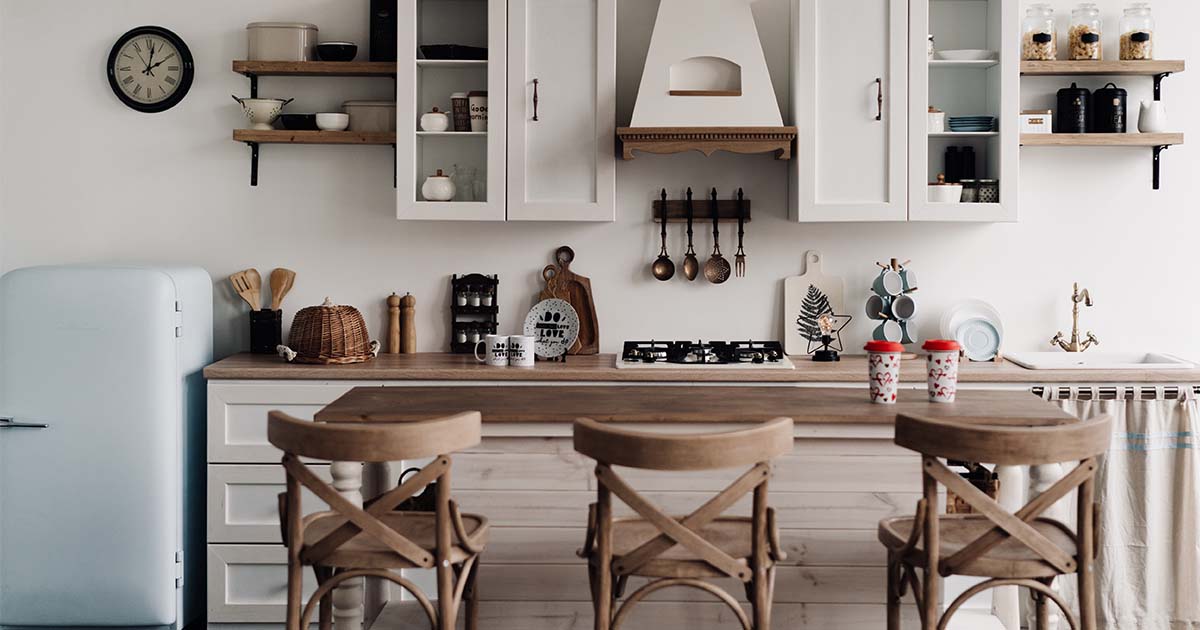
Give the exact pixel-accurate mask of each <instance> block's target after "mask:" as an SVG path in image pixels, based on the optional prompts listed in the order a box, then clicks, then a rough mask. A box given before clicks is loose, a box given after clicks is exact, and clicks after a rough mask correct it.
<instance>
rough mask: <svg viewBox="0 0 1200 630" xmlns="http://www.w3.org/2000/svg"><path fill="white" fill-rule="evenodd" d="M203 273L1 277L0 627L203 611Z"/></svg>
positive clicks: (207, 321) (155, 620)
mask: <svg viewBox="0 0 1200 630" xmlns="http://www.w3.org/2000/svg"><path fill="white" fill-rule="evenodd" d="M212 288H213V284H212V280H211V278H209V276H208V274H207V273H206V272H205V271H204V270H202V269H196V268H166V267H121V266H62V267H34V268H28V269H19V270H15V271H12V272H9V273H7V274H5V275H4V277H3V278H0V417H3V419H2V420H0V627H22V626H57V627H72V626H159V627H174V628H183V627H185V626H186V625H187V624H189V623H191V622H194V621H196V620H198V619H199V618H201V616H202V611H203V606H204V602H203V595H202V594H203V592H204V569H203V566H204V561H203V556H202V553H203V539H204V380H203V376H202V374H201V370H202V369H203V368H204V366H205V365H207V364H208V363H210V362H211V360H212Z"/></svg>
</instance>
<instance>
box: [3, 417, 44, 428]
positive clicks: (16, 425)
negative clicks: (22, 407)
mask: <svg viewBox="0 0 1200 630" xmlns="http://www.w3.org/2000/svg"><path fill="white" fill-rule="evenodd" d="M48 428H50V425H48V424H37V423H28V422H13V419H12V418H0V429H48Z"/></svg>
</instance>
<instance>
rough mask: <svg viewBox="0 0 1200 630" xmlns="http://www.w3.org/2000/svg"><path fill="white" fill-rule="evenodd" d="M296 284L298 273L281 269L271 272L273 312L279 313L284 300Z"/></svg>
mask: <svg viewBox="0 0 1200 630" xmlns="http://www.w3.org/2000/svg"><path fill="white" fill-rule="evenodd" d="M295 283H296V272H295V271H292V270H291V269H284V268H283V267H280V268H278V269H276V270H274V271H272V272H271V310H272V311H278V310H279V307H280V306H281V305H282V304H283V298H284V297H286V296H287V294H288V292H289V291H291V290H292V285H293V284H295Z"/></svg>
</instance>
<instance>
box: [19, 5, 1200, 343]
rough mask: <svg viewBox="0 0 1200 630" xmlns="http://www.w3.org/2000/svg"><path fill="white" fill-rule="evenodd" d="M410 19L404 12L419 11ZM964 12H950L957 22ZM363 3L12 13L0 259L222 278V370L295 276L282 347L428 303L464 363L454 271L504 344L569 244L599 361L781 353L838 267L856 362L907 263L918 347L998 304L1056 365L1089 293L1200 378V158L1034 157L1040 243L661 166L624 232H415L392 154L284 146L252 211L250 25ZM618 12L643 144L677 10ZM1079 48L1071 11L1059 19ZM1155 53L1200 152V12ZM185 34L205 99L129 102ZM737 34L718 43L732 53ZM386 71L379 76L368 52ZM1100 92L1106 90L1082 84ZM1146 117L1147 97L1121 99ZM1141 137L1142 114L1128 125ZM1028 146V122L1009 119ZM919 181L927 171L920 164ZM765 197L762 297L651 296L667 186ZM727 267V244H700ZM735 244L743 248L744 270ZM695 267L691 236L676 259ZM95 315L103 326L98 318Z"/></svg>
mask: <svg viewBox="0 0 1200 630" xmlns="http://www.w3.org/2000/svg"><path fill="white" fill-rule="evenodd" d="M401 1H407V0H401ZM947 1H953V0H947ZM366 4H367V0H253V1H250V2H247V1H245V0H208V1H206V2H189V1H185V0H172V1H164V0H122V1H121V2H115V1H106V2H96V1H95V0H55V1H53V2H48V1H46V0H2V1H0V86H3V87H2V89H0V251H2V252H3V259H2V265H3V268H4V269H13V268H17V267H23V266H27V265H35V264H49V263H65V262H98V261H135V262H158V261H163V262H170V263H192V264H198V265H202V266H204V267H205V268H207V269H208V271H209V272H210V273H211V274H212V275H213V277H214V279H215V280H216V282H215V284H216V288H215V290H216V307H215V309H216V312H215V319H216V322H217V323H216V326H217V331H216V333H217V351H218V354H219V355H225V354H229V353H232V352H235V351H238V350H240V349H243V348H244V347H246V345H247V343H248V340H247V337H248V332H247V330H246V328H247V324H246V315H245V309H244V306H243V305H242V303H241V302H240V300H238V299H237V298H236V297H235V296H234V295H233V293H232V292H231V291H230V289H229V288H228V286H227V283H226V282H224V281H223V280H224V277H225V276H227V275H228V274H229V273H231V272H233V271H235V270H238V269H242V268H245V267H257V268H258V269H259V270H260V271H262V273H263V275H264V276H266V275H267V274H268V273H269V271H270V269H271V268H273V267H275V266H286V267H290V268H292V269H295V270H296V271H297V272H298V274H299V277H298V279H297V281H296V287H295V290H294V291H293V293H292V294H291V296H290V298H289V299H288V302H287V304H286V305H285V310H286V313H285V324H286V322H287V321H290V318H291V315H292V313H293V312H294V311H295V310H296V309H297V308H299V307H301V306H304V305H309V304H317V303H320V301H321V300H322V299H323V298H324V297H325V296H329V297H331V298H333V299H334V300H335V301H338V302H341V303H348V304H354V305H356V306H358V307H359V308H361V309H362V310H363V311H364V313H365V314H366V315H367V318H368V324H369V325H370V327H371V330H372V332H373V333H374V336H376V337H378V338H382V337H384V333H385V331H384V315H385V307H384V305H383V300H384V298H385V297H386V296H387V295H388V294H389V293H391V292H392V291H397V292H399V293H401V294H403V293H404V292H405V291H410V292H412V293H413V295H415V296H416V298H417V300H418V339H419V341H418V346H419V349H420V350H422V351H436V350H443V349H444V348H445V347H446V317H447V316H446V310H447V309H446V304H447V303H448V300H449V288H448V285H449V276H450V274H451V273H462V272H472V271H478V272H486V273H498V274H500V279H501V285H500V288H501V294H500V299H501V304H502V310H501V325H502V330H504V331H515V330H517V329H518V327H519V322H520V321H521V320H522V319H523V318H524V313H525V310H526V309H527V308H528V306H529V305H530V303H531V300H532V298H533V297H534V296H535V295H536V293H537V291H538V289H539V286H538V284H539V283H538V281H539V279H540V270H541V268H542V267H543V266H544V265H546V264H547V263H548V262H550V260H551V256H552V253H553V251H554V249H555V248H556V247H557V246H559V245H562V244H569V245H571V246H572V247H574V248H575V250H576V252H577V259H576V263H575V265H574V268H575V269H576V270H577V271H578V272H579V273H582V274H585V275H587V276H589V277H591V278H592V286H593V288H594V290H595V294H596V305H597V308H598V311H599V316H600V332H601V340H602V350H604V351H608V352H612V351H616V350H617V349H619V348H620V341H621V340H623V339H630V338H647V337H657V338H669V337H704V338H709V337H713V338H724V337H736V338H750V337H753V338H767V337H770V338H776V337H779V335H780V330H781V326H782V319H781V314H780V307H781V302H782V298H781V290H782V289H781V287H782V279H783V278H784V277H785V276H787V275H791V274H795V273H798V272H799V271H800V264H801V255H802V253H803V251H804V250H806V249H820V250H822V251H824V252H825V254H826V270H827V272H833V273H837V274H840V275H843V276H845V278H846V281H847V282H846V284H847V295H848V296H849V297H848V300H849V302H850V310H851V311H852V312H853V314H854V315H855V317H856V320H855V321H854V323H853V324H852V325H851V327H850V328H849V329H848V330H847V333H848V334H847V335H846V340H847V346H848V347H859V346H861V343H862V341H863V339H864V338H865V337H866V335H867V334H868V331H869V330H870V326H869V323H868V322H867V321H866V320H865V318H864V317H862V316H861V315H860V313H861V299H863V298H865V294H866V292H867V286H868V283H869V281H870V279H871V276H872V275H873V271H874V270H875V269H876V268H875V266H874V262H875V261H876V260H885V259H887V258H889V257H898V258H901V259H904V258H912V259H913V266H914V268H915V269H916V270H918V271H919V273H920V278H921V291H920V293H918V295H919V296H920V300H921V302H920V306H921V309H922V312H921V315H922V320H921V325H920V333H921V335H922V337H925V336H928V335H933V334H936V328H937V318H938V316H939V314H940V312H941V310H942V309H943V308H945V307H946V306H947V305H949V304H951V303H952V302H954V301H955V300H958V299H960V298H965V297H978V298H982V299H985V300H988V301H990V302H992V303H993V304H995V305H996V306H997V307H998V308H999V309H1000V311H1001V313H1002V314H1003V315H1004V323H1005V327H1006V329H1007V332H1008V342H1007V347H1008V348H1009V349H1012V350H1017V349H1034V348H1043V347H1046V344H1047V343H1048V339H1049V338H1050V337H1051V336H1052V335H1053V334H1054V332H1055V331H1057V330H1060V329H1066V330H1068V332H1069V326H1070V312H1069V301H1068V297H1069V295H1070V290H1071V282H1072V281H1076V280H1077V281H1080V282H1081V283H1082V284H1083V285H1084V286H1086V287H1088V288H1090V289H1091V291H1092V293H1093V295H1094V297H1095V300H1096V306H1095V308H1091V309H1085V310H1084V312H1083V314H1082V316H1081V317H1082V320H1083V321H1082V324H1083V325H1084V326H1085V327H1086V328H1087V329H1091V330H1094V331H1095V333H1096V334H1097V336H1098V337H1100V339H1101V340H1102V342H1103V347H1104V348H1107V349H1157V350H1165V351H1173V352H1177V353H1181V354H1184V355H1188V356H1190V357H1193V358H1200V335H1198V334H1196V330H1195V324H1194V321H1195V320H1196V315H1195V313H1196V312H1197V307H1198V306H1200V298H1197V296H1196V293H1195V290H1196V285H1197V283H1196V281H1195V277H1196V273H1197V272H1196V254H1195V252H1196V249H1197V248H1196V245H1197V240H1198V235H1200V202H1198V201H1197V200H1198V199H1200V194H1198V193H1200V188H1198V184H1197V180H1198V179H1200V177H1198V175H1200V153H1198V151H1197V149H1196V148H1195V147H1193V146H1191V145H1184V146H1182V147H1176V148H1172V149H1171V150H1169V151H1167V152H1165V153H1164V154H1163V182H1164V188H1163V190H1162V191H1159V192H1154V191H1152V190H1151V189H1150V151H1149V150H1148V149H1147V150H1143V149H1136V150H1135V149H1110V150H1097V149H1045V148H1032V149H1023V150H1022V157H1021V177H1022V180H1021V222H1020V223H1019V224H1016V225H938V224H906V225H891V224H857V225H855V224H851V225H797V224H794V223H790V222H789V221H788V220H787V218H786V215H787V210H786V207H787V204H786V196H785V195H786V194H787V190H786V189H787V185H786V180H787V177H786V174H785V170H784V165H783V164H782V163H778V162H775V161H774V160H772V159H771V158H769V157H765V156H748V157H747V156H730V155H724V154H718V155H714V156H713V157H711V158H704V157H702V156H700V155H698V154H696V155H690V154H689V155H677V156H661V157H655V156H642V157H638V158H637V159H636V160H634V161H632V162H624V163H621V164H620V165H619V167H618V195H617V201H618V205H619V207H618V213H617V214H618V219H617V222H616V223H615V224H602V225H573V224H553V223H541V224H484V223H479V224H470V223H444V224H443V223H402V222H399V221H396V220H395V218H394V216H395V201H394V199H395V197H394V194H395V193H394V190H393V188H392V185H391V184H392V172H391V171H392V154H391V151H390V150H389V149H388V148H386V147H304V146H297V147H279V146H264V147H263V148H262V162H261V170H260V185H259V187H258V188H251V187H250V186H249V185H248V177H249V150H248V149H247V148H246V147H245V146H243V145H241V144H237V143H234V142H233V141H232V140H230V129H232V128H234V127H236V126H240V125H241V124H242V123H243V119H242V118H241V115H240V111H239V109H238V106H237V105H236V104H234V103H233V102H232V101H231V100H230V99H229V95H230V94H231V93H232V94H239V95H246V94H247V93H248V90H249V88H248V82H247V81H246V79H245V78H243V77H241V76H239V75H236V74H234V73H233V72H231V71H230V69H229V66H230V61H231V60H232V59H237V58H241V57H244V55H245V32H244V30H243V27H244V26H245V24H246V23H247V22H250V21H254V20H303V21H307V22H314V23H316V24H318V25H319V26H320V27H321V36H322V38H324V39H334V38H337V39H351V40H354V41H358V42H360V43H361V44H363V45H364V49H365V44H366V40H367V38H366ZM657 4H658V3H657V2H656V1H654V0H621V1H620V2H619V24H620V28H619V39H620V41H619V42H618V44H619V45H618V51H619V55H620V57H619V59H618V73H619V82H620V86H619V91H618V98H619V108H618V123H619V124H626V123H627V122H628V120H629V116H630V112H631V110H632V107H633V101H634V98H635V97H636V90H637V85H638V82H639V79H640V76H641V68H642V61H643V59H644V56H645V52H646V49H647V47H648V45H649V37H650V31H651V29H652V26H653V20H654V15H655V12H656V9H657ZM1054 4H1055V8H1056V9H1057V11H1058V13H1059V20H1060V23H1061V26H1060V30H1061V31H1062V32H1064V33H1065V30H1066V27H1067V19H1068V18H1067V14H1068V13H1069V10H1070V8H1071V6H1073V3H1069V2H1063V1H1059V2H1055V3H1054ZM1099 4H1100V6H1101V8H1102V10H1103V12H1104V19H1105V26H1106V35H1105V50H1106V54H1115V50H1116V41H1115V40H1116V35H1117V21H1118V19H1119V15H1120V10H1121V8H1122V6H1123V4H1124V3H1123V2H1121V1H1118V0H1102V1H1101V2H1100V3H1099ZM788 7H789V0H758V1H757V2H755V5H754V12H755V16H756V19H757V21H758V28H759V31H760V33H761V35H762V39H763V46H764V51H765V53H766V56H767V58H768V61H769V64H770V66H771V74H772V78H773V80H774V81H775V83H776V84H775V91H776V93H777V94H779V96H780V99H781V100H780V104H781V106H782V107H783V110H784V111H785V112H786V111H787V103H786V102H785V101H784V100H783V99H785V98H786V82H787V80H788V79H787V76H788V68H787V50H788V46H789V41H788V34H787V24H788V18H787V16H788V10H789V8H788ZM1154 12H1155V14H1156V16H1157V18H1158V32H1157V34H1156V49H1157V53H1158V55H1159V56H1160V57H1162V58H1181V57H1182V58H1185V59H1187V60H1188V61H1189V63H1190V64H1191V67H1192V69H1191V70H1190V71H1189V72H1185V73H1183V74H1181V75H1178V76H1174V77H1170V78H1169V79H1167V80H1166V82H1165V88H1164V90H1165V99H1166V102H1167V107H1168V108H1169V112H1170V114H1171V115H1172V122H1173V123H1174V126H1176V127H1177V128H1178V129H1179V130H1181V131H1185V132H1187V133H1188V134H1189V138H1188V140H1189V141H1190V142H1193V143H1195V142H1200V129H1197V126H1196V124H1195V122H1194V121H1195V120H1196V116H1195V111H1196V103H1197V102H1200V89H1197V87H1196V86H1197V81H1196V76H1197V75H1198V74H1200V65H1196V64H1200V55H1197V53H1198V52H1200V44H1198V43H1197V38H1196V37H1195V36H1194V34H1193V32H1192V31H1193V30H1194V25H1195V24H1196V23H1197V22H1200V3H1197V2H1194V0H1158V1H1157V2H1155V3H1154ZM143 24H159V25H162V26H166V27H168V28H170V29H172V30H174V31H176V32H177V33H179V34H180V35H181V36H182V37H183V38H184V39H186V40H187V42H188V44H189V46H190V47H191V50H192V53H193V55H194V56H195V58H196V65H197V74H196V83H195V85H194V86H193V88H192V91H191V94H189V95H188V97H187V99H186V100H185V101H184V102H183V103H182V104H181V105H180V106H178V107H176V108H175V109H173V110H170V111H169V112H167V113H163V114H156V115H145V114H139V113H136V112H133V111H132V110H129V109H127V108H125V107H124V106H123V105H121V104H120V103H119V102H118V101H117V99H116V98H115V97H114V96H113V94H112V93H111V91H110V90H109V87H108V83H107V80H106V77H105V74H104V62H105V60H106V57H107V54H108V50H109V47H110V46H111V45H112V43H113V41H114V40H115V39H116V38H117V37H118V36H119V35H120V34H121V33H123V32H124V31H125V30H127V29H128V28H131V27H134V26H138V25H143ZM718 36H719V34H718ZM364 54H365V53H364ZM1069 82H1070V79H1059V78H1049V79H1037V80H1029V79H1026V80H1024V83H1023V86H1024V88H1025V95H1024V96H1023V98H1022V101H1023V103H1022V104H1023V105H1024V106H1034V105H1041V106H1049V105H1050V100H1049V99H1051V98H1052V97H1053V92H1054V90H1056V89H1057V88H1058V87H1060V86H1062V85H1065V84H1068V83H1069ZM1081 83H1083V84H1085V85H1088V86H1089V87H1099V86H1100V85H1101V83H1102V82H1101V81H1093V80H1084V81H1083V82H1081ZM1118 84H1119V85H1121V86H1122V87H1125V88H1127V89H1129V90H1130V102H1131V103H1132V104H1135V107H1133V108H1131V111H1136V103H1137V101H1138V100H1139V99H1142V98H1148V97H1149V93H1150V81H1149V79H1146V78H1128V79H1121V80H1119V81H1118ZM391 89H392V85H391V82H390V81H386V80H357V79H330V80H321V79H280V78H265V79H262V83H261V92H262V94H263V95H264V96H283V97H290V96H295V97H296V98H297V101H296V103H295V104H293V105H292V106H290V107H289V109H290V110H291V111H313V110H319V109H333V108H337V107H338V106H339V105H340V103H341V102H342V101H343V100H346V99H348V98H367V97H371V98H374V97H381V96H385V95H386V94H388V93H389V92H390V91H391ZM1131 119H1136V114H1132V113H1131ZM1005 123H1007V124H1011V121H1005ZM922 168H923V165H922ZM686 186H692V187H694V188H696V189H698V190H702V189H706V188H708V187H711V186H715V187H717V188H718V189H719V190H720V191H721V192H722V194H723V195H729V194H730V193H731V192H732V191H733V190H735V189H736V187H738V186H741V187H744V188H745V190H746V191H747V194H748V196H749V197H750V198H752V199H753V203H754V221H753V222H752V223H751V224H749V226H748V228H747V236H746V251H747V255H748V259H747V268H748V272H747V277H746V278H743V279H733V280H731V281H730V282H728V283H727V284H725V285H722V286H712V285H707V284H705V283H703V282H701V281H697V282H696V283H693V284H688V283H687V282H686V281H684V280H682V279H676V280H673V281H671V282H669V283H660V282H656V281H655V280H653V279H652V278H651V277H650V274H649V265H650V263H651V261H652V260H653V259H654V257H655V256H656V254H657V250H658V245H657V233H656V230H655V229H654V228H653V226H652V224H651V223H650V222H649V213H650V201H651V199H652V198H653V197H654V196H655V194H656V193H657V191H658V189H659V188H660V187H666V188H667V189H668V190H670V191H672V194H673V196H677V195H678V194H679V193H680V191H681V190H682V189H683V188H684V187H686ZM697 236H698V242H697V247H696V248H697V250H698V251H699V252H700V253H701V257H702V258H705V257H707V254H708V252H709V251H710V250H711V246H712V238H711V233H710V232H709V231H708V230H706V229H704V228H703V227H698V228H697ZM731 237H732V234H730V233H729V232H723V234H722V241H723V246H724V249H725V250H726V252H729V253H732V250H733V245H732V241H731ZM670 249H671V254H672V256H673V258H675V260H676V261H677V263H678V262H679V261H681V260H682V254H683V235H682V229H676V230H674V231H673V233H672V235H671V240H670ZM79 308H81V309H86V308H88V305H87V304H80V305H79Z"/></svg>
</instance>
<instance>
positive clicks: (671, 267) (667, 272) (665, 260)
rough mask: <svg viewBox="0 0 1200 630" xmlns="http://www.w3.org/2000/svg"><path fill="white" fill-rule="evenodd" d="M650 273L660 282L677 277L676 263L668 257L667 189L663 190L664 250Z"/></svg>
mask: <svg viewBox="0 0 1200 630" xmlns="http://www.w3.org/2000/svg"><path fill="white" fill-rule="evenodd" d="M650 272H651V273H653V274H654V277H655V278H656V279H658V280H662V281H664V282H665V281H667V280H670V279H671V277H672V276H674V275H675V263H673V262H671V257H670V256H668V255H667V189H666V188H664V189H662V250H661V251H659V253H658V259H657V260H655V261H654V264H653V265H651V266H650Z"/></svg>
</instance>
